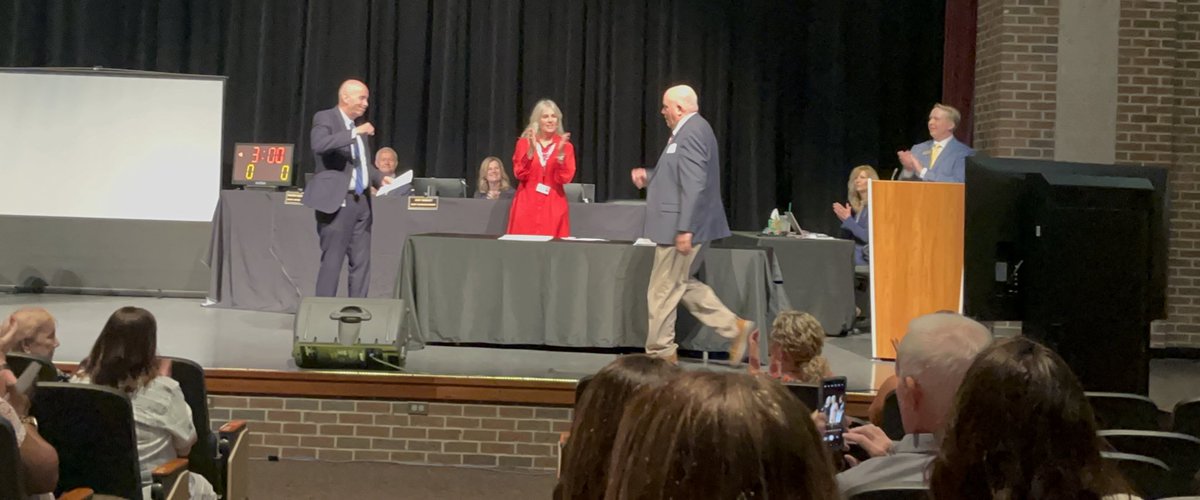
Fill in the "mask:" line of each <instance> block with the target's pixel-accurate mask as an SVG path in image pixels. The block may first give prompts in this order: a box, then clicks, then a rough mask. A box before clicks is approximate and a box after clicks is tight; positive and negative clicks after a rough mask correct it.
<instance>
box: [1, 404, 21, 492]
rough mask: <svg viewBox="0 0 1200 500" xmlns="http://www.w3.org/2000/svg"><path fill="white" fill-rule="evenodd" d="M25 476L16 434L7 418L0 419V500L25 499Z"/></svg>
mask: <svg viewBox="0 0 1200 500" xmlns="http://www.w3.org/2000/svg"><path fill="white" fill-rule="evenodd" d="M25 496H26V495H25V475H24V474H22V473H21V450H20V447H18V446H17V434H16V431H14V430H13V426H12V423H11V422H9V421H8V419H7V418H2V417H0V498H25Z"/></svg>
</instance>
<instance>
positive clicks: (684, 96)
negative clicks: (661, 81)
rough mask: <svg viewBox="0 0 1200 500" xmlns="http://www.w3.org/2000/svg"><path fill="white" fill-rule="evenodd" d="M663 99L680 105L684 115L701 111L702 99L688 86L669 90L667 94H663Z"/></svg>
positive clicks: (679, 86)
mask: <svg viewBox="0 0 1200 500" xmlns="http://www.w3.org/2000/svg"><path fill="white" fill-rule="evenodd" d="M663 98H664V99H669V100H671V102H673V103H676V104H678V105H679V106H680V107H681V108H683V112H684V113H695V112H697V111H700V97H699V96H697V95H696V91H695V90H694V89H692V88H691V87H689V86H687V85H676V86H674V87H671V88H669V89H667V91H666V93H664V94H663Z"/></svg>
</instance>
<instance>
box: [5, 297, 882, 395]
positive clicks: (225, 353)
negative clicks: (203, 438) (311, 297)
mask: <svg viewBox="0 0 1200 500" xmlns="http://www.w3.org/2000/svg"><path fill="white" fill-rule="evenodd" d="M29 305H36V306H41V307H45V308H46V309H47V310H49V311H50V313H51V314H53V315H54V317H55V318H56V319H57V320H58V338H59V342H60V343H61V344H62V345H61V346H60V347H59V348H58V350H57V352H56V353H55V361H57V362H68V363H74V362H78V361H79V360H81V359H83V358H84V357H85V356H87V352H88V349H90V348H91V346H92V343H93V342H94V341H95V340H96V336H97V335H99V333H100V329H101V328H103V327H104V322H105V321H106V320H107V319H108V316H109V315H110V314H112V312H113V311H115V310H116V309H117V308H119V307H122V306H126V305H133V306H138V307H142V308H145V309H147V310H149V311H150V312H151V313H154V316H155V318H156V319H157V320H158V349H159V352H160V353H161V354H163V355H170V356H179V357H184V358H188V359H191V360H194V361H196V362H197V363H200V365H201V366H203V367H205V368H242V369H260V370H277V371H296V370H299V368H297V367H296V364H295V362H294V361H293V360H292V357H291V352H292V321H293V315H291V314H283V313H267V312H253V311H239V310H232V309H214V308H206V307H202V306H201V301H200V300H196V299H175V298H161V299H159V298H142V297H106V296H93V295H50V294H4V295H0V314H3V315H4V316H7V315H8V314H10V313H11V312H12V311H14V310H16V309H17V308H20V307H23V306H29ZM869 354H870V339H869V336H867V335H860V336H856V337H850V338H832V337H831V338H829V339H828V342H827V343H826V345H825V356H826V357H827V358H828V359H829V362H830V365H831V366H833V367H834V369H835V370H836V371H837V372H838V374H845V375H846V376H847V379H848V384H847V385H848V386H849V387H848V388H849V389H850V390H851V391H858V392H866V391H870V390H871V389H872V388H873V387H874V386H875V384H876V383H877V381H878V380H882V379H883V378H886V377H887V376H888V375H890V374H891V373H892V364H891V363H889V362H876V361H872V360H871V359H869V357H868V356H869ZM616 356H617V353H615V352H614V351H611V350H609V351H605V352H587V351H576V350H563V349H550V350H545V349H537V348H515V347H478V346H444V345H438V346H432V345H431V346H427V347H426V348H425V349H422V350H418V351H410V352H409V353H408V362H407V366H406V368H407V370H406V372H407V373H414V374H426V375H457V376H468V377H517V378H530V379H547V380H578V379H579V378H581V377H583V376H585V375H589V374H592V373H595V372H596V371H597V370H599V369H600V368H601V367H603V366H604V365H605V364H607V363H608V362H609V361H611V360H612V359H613V358H614V357H616ZM683 365H684V366H685V367H697V368H698V367H706V368H708V369H718V370H724V369H729V368H728V366H727V365H726V363H725V362H724V361H711V362H709V363H707V364H706V363H704V362H703V361H702V360H699V359H695V360H691V359H686V358H685V359H684V361H683ZM742 369H744V368H742Z"/></svg>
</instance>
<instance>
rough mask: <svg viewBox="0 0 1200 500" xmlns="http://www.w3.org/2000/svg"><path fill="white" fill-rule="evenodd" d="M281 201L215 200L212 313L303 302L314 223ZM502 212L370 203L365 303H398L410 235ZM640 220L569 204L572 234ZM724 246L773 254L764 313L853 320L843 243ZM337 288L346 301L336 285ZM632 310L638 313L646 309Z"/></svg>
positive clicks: (482, 228)
mask: <svg viewBox="0 0 1200 500" xmlns="http://www.w3.org/2000/svg"><path fill="white" fill-rule="evenodd" d="M283 200H284V195H283V193H277V192H261V191H240V190H231V191H224V192H222V193H221V200H220V203H219V204H218V205H217V211H216V214H215V215H214V217H213V225H212V226H213V229H212V231H213V232H212V240H211V243H210V245H209V252H208V264H209V266H210V270H211V273H212V274H211V278H210V280H209V291H208V298H209V301H210V303H211V304H212V305H213V306H215V307H227V308H235V309H248V310H255V311H272V312H295V311H296V309H297V307H298V306H299V304H300V298H301V297H303V296H310V295H312V293H313V290H314V287H315V285H316V279H317V266H318V263H319V261H320V249H319V247H318V242H317V228H316V220H315V219H314V217H313V211H312V210H311V209H309V208H306V207H303V206H299V205H285V204H284V202H283ZM509 206H510V202H508V201H489V200H474V199H456V198H442V199H441V200H440V206H439V209H438V210H437V211H410V210H408V208H407V206H406V199H405V198H389V197H384V198H377V199H375V200H374V205H373V211H374V217H375V221H374V228H373V231H372V245H371V293H370V296H371V297H375V298H392V297H396V296H397V295H398V294H397V292H396V283H397V274H398V272H399V269H400V260H401V254H402V253H403V249H404V245H405V243H404V242H405V240H406V239H407V238H408V236H409V235H410V234H420V233H456V234H491V235H499V234H503V233H504V230H505V228H506V227H507V221H508V210H509ZM644 218H645V208H644V207H643V206H641V205H627V204H616V203H598V204H571V233H572V234H573V235H575V236H580V237H594V238H604V239H608V240H633V239H636V238H637V237H638V236H640V235H641V231H642V225H643V221H644ZM731 244H732V245H735V246H739V247H744V246H750V247H756V246H758V247H765V248H770V249H771V250H772V251H773V252H774V254H775V255H776V256H777V259H771V260H777V262H778V269H781V272H778V270H777V271H776V275H775V276H774V277H773V278H772V280H773V281H775V282H777V284H778V282H782V283H783V288H785V289H786V290H787V292H786V297H784V294H783V293H773V294H771V295H770V297H769V298H768V300H774V301H775V302H776V305H774V306H772V310H776V309H778V308H779V307H781V306H779V303H782V302H787V301H790V304H791V306H792V307H795V308H797V309H800V310H804V311H809V312H812V313H813V314H814V315H815V316H817V318H818V319H819V320H820V321H821V324H822V325H823V326H825V329H826V330H827V331H828V332H829V333H837V332H839V331H840V330H841V327H842V326H843V325H849V324H850V322H852V321H853V318H854V299H853V291H852V288H853V270H852V267H850V266H851V265H852V264H853V262H852V259H853V244H852V243H850V242H848V241H810V240H787V239H778V238H756V237H754V236H749V235H745V234H742V235H739V236H735V237H734V238H730V239H727V240H726V241H723V242H718V243H716V244H714V245H711V246H712V247H714V250H715V249H716V248H715V247H720V246H722V245H731ZM713 258H716V257H713ZM718 262H719V261H712V260H710V262H709V264H710V265H709V266H708V273H709V274H710V275H712V274H714V273H715V274H719V273H722V272H725V271H723V270H722V269H721V267H720V266H718V265H717V263H718ZM843 264H845V265H843ZM463 265H470V263H463ZM506 265H507V264H506ZM730 272H732V271H730ZM780 276H782V277H780ZM340 289H341V290H343V292H342V293H345V292H344V290H345V284H344V278H343V284H342V285H341V288H340ZM636 295H639V296H640V295H644V293H642V292H639V293H638V294H636ZM640 307H641V308H642V312H641V314H643V315H644V314H645V304H641V305H640ZM762 326H763V327H764V328H766V327H768V326H769V325H768V324H763V325H762ZM643 328H644V327H643ZM614 345H616V344H614Z"/></svg>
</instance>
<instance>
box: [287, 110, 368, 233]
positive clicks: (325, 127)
mask: <svg viewBox="0 0 1200 500" xmlns="http://www.w3.org/2000/svg"><path fill="white" fill-rule="evenodd" d="M310 139H311V143H312V150H313V159H314V160H316V161H315V162H314V163H315V164H316V168H314V169H313V171H314V174H315V175H313V177H312V180H311V181H309V182H308V184H307V185H305V186H304V197H303V198H301V202H302V203H304V206H306V207H309V208H312V209H314V210H317V211H320V212H324V213H327V214H332V213H335V212H337V211H338V209H340V208H341V207H342V201H343V200H345V199H346V193H347V192H348V191H349V190H350V172H352V171H354V169H355V168H356V167H357V166H358V165H357V163H356V162H355V160H354V159H353V158H352V157H351V152H350V145H351V144H355V143H356V141H355V140H354V137H353V136H352V135H351V134H350V130H349V129H347V128H346V123H345V122H343V121H342V114H341V113H340V112H338V109H337V107H334V108H331V109H326V110H321V111H318V112H317V113H316V114H315V115H313V127H312V133H311V136H310ZM363 146H364V147H365V148H366V151H365V152H364V156H366V161H367V173H368V175H369V176H370V182H368V183H367V187H368V188H370V187H372V186H373V187H376V188H378V187H379V186H380V184H381V182H382V180H383V173H382V172H380V171H379V169H377V168H375V165H374V164H373V163H372V161H371V159H372V157H371V140H370V136H363Z"/></svg>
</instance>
